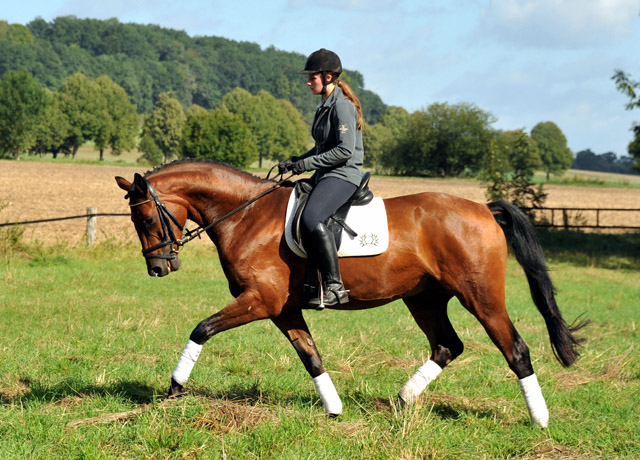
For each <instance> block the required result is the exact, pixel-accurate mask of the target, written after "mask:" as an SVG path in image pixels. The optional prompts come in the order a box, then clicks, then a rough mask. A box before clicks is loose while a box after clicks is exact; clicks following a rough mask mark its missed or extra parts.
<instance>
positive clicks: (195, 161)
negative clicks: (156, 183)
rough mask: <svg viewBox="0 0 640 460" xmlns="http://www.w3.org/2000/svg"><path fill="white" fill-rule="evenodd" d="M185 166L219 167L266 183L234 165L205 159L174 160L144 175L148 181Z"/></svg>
mask: <svg viewBox="0 0 640 460" xmlns="http://www.w3.org/2000/svg"><path fill="white" fill-rule="evenodd" d="M183 164H203V165H209V166H217V167H221V168H226V169H229V170H231V171H234V172H237V173H240V174H243V175H245V176H248V177H251V178H253V179H258V180H260V181H264V179H262V178H260V177H258V176H255V175H253V174H251V173H249V172H247V171H244V170H243V169H240V168H238V167H236V166H232V165H228V164H226V163H223V162H221V161H215V160H207V159H204V158H182V159H180V160H174V161H172V162H170V163H166V164H163V165H161V166H156V167H155V168H153V169H152V170H151V171H147V172H145V173H144V175H143V177H144V178H145V179H146V178H148V177H149V176H152V175H153V174H156V173H159V172H160V171H164V170H166V169H168V168H172V167H174V166H179V165H183Z"/></svg>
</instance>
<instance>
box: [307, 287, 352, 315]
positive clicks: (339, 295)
mask: <svg viewBox="0 0 640 460" xmlns="http://www.w3.org/2000/svg"><path fill="white" fill-rule="evenodd" d="M336 287H337V286H336ZM329 294H330V295H329ZM348 302H349V290H347V289H345V288H344V285H341V288H338V289H336V288H334V289H327V288H326V287H324V286H323V289H322V290H321V291H320V296H319V297H316V298H315V299H311V300H310V301H309V307H310V308H314V309H316V310H323V309H324V308H325V307H333V306H334V305H343V304H345V303H348Z"/></svg>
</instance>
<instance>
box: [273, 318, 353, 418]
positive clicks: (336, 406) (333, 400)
mask: <svg viewBox="0 0 640 460" xmlns="http://www.w3.org/2000/svg"><path fill="white" fill-rule="evenodd" d="M271 320H272V321H273V323H274V324H275V325H276V326H278V329H280V330H281V331H282V333H283V334H284V335H285V336H286V337H287V339H289V341H290V342H291V345H293V348H295V350H296V352H297V353H298V356H299V357H300V359H301V360H302V363H303V364H304V367H305V369H306V370H307V372H308V373H309V375H310V376H311V377H312V378H313V383H314V384H315V386H316V390H317V391H318V394H319V395H320V399H321V400H322V404H323V405H324V409H325V412H326V413H327V414H328V415H329V416H331V417H336V416H338V415H340V414H341V413H342V401H341V400H340V396H339V395H338V392H337V390H336V387H335V386H334V385H333V382H332V381H331V377H329V374H328V373H327V372H326V371H325V370H324V367H323V366H322V359H321V358H320V354H319V353H318V350H317V349H316V344H315V343H314V341H313V338H312V337H311V333H310V332H309V328H308V327H307V323H306V321H305V320H304V317H303V316H302V312H301V311H300V310H295V311H291V312H286V313H282V314H281V315H280V316H278V317H276V318H272V319H271Z"/></svg>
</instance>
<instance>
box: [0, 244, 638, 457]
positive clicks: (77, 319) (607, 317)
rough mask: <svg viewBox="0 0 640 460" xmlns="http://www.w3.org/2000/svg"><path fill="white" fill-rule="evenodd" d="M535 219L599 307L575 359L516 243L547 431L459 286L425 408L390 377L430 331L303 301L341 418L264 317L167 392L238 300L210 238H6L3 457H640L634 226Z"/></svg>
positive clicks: (580, 297) (409, 364)
mask: <svg viewBox="0 0 640 460" xmlns="http://www.w3.org/2000/svg"><path fill="white" fill-rule="evenodd" d="M3 236H4V235H3ZM541 236H542V240H543V243H544V246H545V248H546V249H547V254H548V257H549V261H550V265H551V268H552V270H553V273H552V276H553V279H554V281H555V283H556V287H557V288H558V301H559V305H560V307H561V309H562V311H563V314H564V315H565V317H566V318H567V319H569V320H571V319H575V318H576V317H578V316H579V315H581V314H583V313H584V314H586V316H587V317H588V318H589V319H591V320H592V321H593V323H592V325H591V326H590V327H589V328H588V329H586V330H584V332H583V334H582V335H583V336H584V337H585V338H587V339H588V341H587V342H586V343H585V345H584V348H583V350H582V353H583V356H582V358H581V360H580V361H579V362H578V363H577V364H576V365H575V366H574V367H573V368H571V369H564V368H562V367H561V366H560V364H558V363H557V362H556V361H555V359H554V358H553V354H552V352H551V350H550V346H549V343H548V336H547V333H546V330H545V327H544V322H543V321H542V318H541V316H540V315H539V313H537V311H536V309H535V307H534V306H533V304H532V302H531V300H530V298H529V293H528V288H527V285H526V280H525V278H524V276H523V274H522V272H521V270H520V269H519V267H518V266H517V264H516V263H515V261H514V260H511V261H510V268H509V272H508V279H507V300H508V308H509V312H510V315H511V317H512V319H513V320H514V323H515V324H516V327H517V328H518V330H519V331H520V333H521V335H522V336H523V338H524V339H525V341H526V342H527V343H528V345H529V347H530V349H531V355H532V360H533V363H534V367H535V369H536V373H537V375H538V378H539V380H540V382H541V386H542V389H543V392H544V394H545V396H546V399H547V403H548V405H549V409H550V413H551V422H550V427H549V429H545V430H540V429H538V428H535V427H534V426H532V425H531V424H530V423H529V417H528V414H527V410H526V407H525V404H524V401H523V399H522V397H521V395H520V392H519V388H518V385H517V380H516V378H515V376H514V375H513V374H512V373H511V372H510V371H509V369H508V368H507V366H506V363H505V361H504V359H503V358H502V356H501V355H500V354H499V352H498V351H497V349H496V348H495V347H494V346H493V345H492V344H491V342H490V341H489V339H488V337H487V335H486V334H485V333H484V331H483V330H482V328H481V326H480V325H479V323H477V321H475V319H473V318H472V317H471V316H470V315H469V314H468V313H466V311H464V310H463V308H462V307H461V306H460V305H459V304H458V303H457V302H452V303H451V318H452V322H453V324H454V326H455V327H456V330H457V331H458V333H459V335H460V337H461V339H462V340H463V342H464V343H465V353H464V354H463V355H462V356H461V357H460V358H458V359H457V360H456V361H454V362H453V363H452V364H451V365H450V366H449V367H447V368H446V369H445V370H444V372H443V373H442V374H441V376H440V377H439V378H438V380H436V382H434V384H432V386H431V387H430V388H429V389H428V391H427V392H425V394H424V395H423V396H422V398H421V400H420V401H419V403H418V404H417V405H416V406H415V407H413V408H411V409H408V410H402V409H400V407H399V406H398V404H397V399H396V393H397V391H398V390H399V388H400V387H401V386H402V385H403V383H404V382H405V381H406V379H407V378H408V377H409V376H410V375H411V374H413V372H414V371H415V369H416V368H417V367H418V366H419V365H421V364H422V363H424V361H425V360H426V359H427V358H428V356H429V349H428V343H427V341H426V339H425V337H424V335H423V334H422V333H421V332H420V331H419V330H418V327H417V326H416V325H415V323H414V322H413V320H412V319H411V318H410V315H409V314H408V312H407V310H406V308H404V306H403V304H402V303H400V302H396V303H393V304H391V305H387V306H384V307H380V308H378V309H374V310H369V311H362V312H332V311H325V312H312V311H309V312H306V313H305V317H306V318H307V320H308V323H309V326H310V328H311V331H312V333H313V334H314V337H315V340H316V342H317V345H318V348H319V350H320V352H321V354H322V356H323V359H324V363H325V366H326V367H327V369H328V370H329V372H330V373H331V375H332V378H333V380H334V382H335V384H336V387H337V389H338V391H339V392H340V394H341V397H342V400H343V402H344V405H345V410H344V414H343V415H342V416H341V417H340V418H338V419H335V420H330V419H327V418H326V417H325V416H324V412H323V408H322V405H321V403H320V401H319V400H318V397H317V394H316V392H315V389H314V387H313V384H312V381H311V379H310V378H309V377H308V375H307V374H306V372H305V371H304V368H303V366H302V364H301V363H300V362H299V359H298V357H297V356H296V354H295V352H294V350H293V348H292V347H291V346H290V345H289V344H288V342H287V341H286V340H285V339H284V337H282V336H281V334H280V333H279V332H278V331H277V330H276V327H275V326H273V325H272V324H271V323H270V322H268V321H262V322H257V323H253V324H250V325H247V326H243V327H241V328H238V329H235V330H231V331H227V332H224V333H222V334H220V335H218V336H215V337H214V338H212V339H211V341H209V342H208V343H207V345H206V346H205V348H204V350H203V353H202V355H201V358H200V360H199V361H198V363H197V365H196V367H195V369H194V372H193V374H192V377H191V379H190V381H189V382H188V384H187V387H186V390H188V394H187V396H185V397H183V398H181V399H178V400H165V399H164V394H165V392H166V390H167V389H168V383H169V377H170V374H171V372H172V370H173V367H174V366H175V363H176V361H177V358H178V356H179V353H180V352H181V350H182V348H183V346H184V344H185V342H186V340H187V338H188V336H189V334H190V332H191V330H192V329H193V327H194V326H195V325H196V324H197V323H198V322H199V321H200V320H201V319H204V318H205V317H207V316H208V315H210V314H212V313H213V312H215V311H216V310H217V309H219V308H221V307H222V306H224V305H225V304H226V303H227V302H228V301H229V299H230V297H229V294H228V292H227V286H226V280H225V279H224V276H223V274H222V271H221V269H220V266H219V264H218V262H217V257H216V254H215V251H214V249H213V246H211V247H209V246H196V247H192V248H187V249H185V252H184V255H183V258H182V259H183V264H182V268H181V270H180V271H179V272H176V273H173V274H171V275H170V276H168V277H166V278H162V279H153V278H149V277H148V276H147V275H146V271H145V267H144V260H143V258H142V257H141V256H140V255H139V246H138V245H137V244H134V243H116V242H115V240H113V239H108V240H106V241H104V242H102V243H101V244H99V245H97V246H95V247H93V248H90V249H89V248H83V247H82V246H69V245H68V244H58V245H49V246H44V247H42V246H40V245H37V244H32V243H21V242H20V241H18V242H15V243H12V244H8V243H7V242H6V240H5V239H4V238H3V239H2V241H4V242H5V243H4V244H3V246H0V248H1V249H0V261H1V262H2V270H1V271H0V284H1V285H2V288H1V289H0V337H1V338H2V339H1V340H0V351H1V353H2V359H1V360H0V376H1V379H0V459H3V460H5V459H7V460H8V459H61V458H64V459H209V458H219V459H245V458H246V459H252V458H262V459H356V458H357V459H390V458H393V459H407V460H409V459H411V460H413V459H425V458H433V459H514V458H518V459H614V458H616V459H635V458H638V456H639V455H640V425H639V424H638V415H637V414H638V409H640V406H639V401H640V361H639V360H638V358H637V353H638V343H639V341H638V338H639V334H638V329H637V318H638V315H637V311H638V310H637V308H638V299H640V282H639V281H638V280H639V268H638V267H639V266H640V263H639V262H640V249H639V248H640V237H639V236H638V235H637V234H636V235H633V234H628V235H581V234H576V233H570V232H557V233H556V232H553V233H547V232H543V233H542V234H541Z"/></svg>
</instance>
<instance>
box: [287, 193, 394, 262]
mask: <svg viewBox="0 0 640 460" xmlns="http://www.w3.org/2000/svg"><path fill="white" fill-rule="evenodd" d="M298 182H300V181H298ZM301 187H302V189H298V187H297V186H296V188H294V190H292V193H291V195H290V196H289V202H288V203H287V212H286V216H285V241H286V242H287V245H288V246H289V248H290V249H291V251H293V253H294V254H296V255H298V256H299V257H303V258H306V257H307V253H306V251H305V250H304V247H303V246H302V242H301V238H300V216H301V214H302V210H303V208H304V204H305V203H306V200H307V198H308V194H307V196H305V193H304V187H305V186H304V185H303V186H301ZM298 192H300V193H298ZM369 193H370V192H369ZM346 210H347V211H348V212H347V213H346V214H345V215H344V220H343V221H342V222H341V223H336V218H338V217H337V216H336V215H335V214H334V216H332V217H330V218H329V220H330V221H332V222H330V225H329V226H330V227H332V231H334V232H338V233H339V235H336V234H335V233H334V236H336V237H337V238H336V246H338V256H340V257H355V256H372V255H377V254H381V253H382V252H384V251H385V250H386V249H387V247H388V246H389V229H388V225H387V213H386V209H385V206H384V200H383V199H382V198H380V197H376V198H372V199H371V200H369V201H368V204H366V205H359V206H352V207H347V208H346ZM338 219H340V218H338ZM341 220H342V219H341ZM345 228H349V229H351V232H348V231H347V230H345ZM338 240H339V241H340V243H339V245H338Z"/></svg>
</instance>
